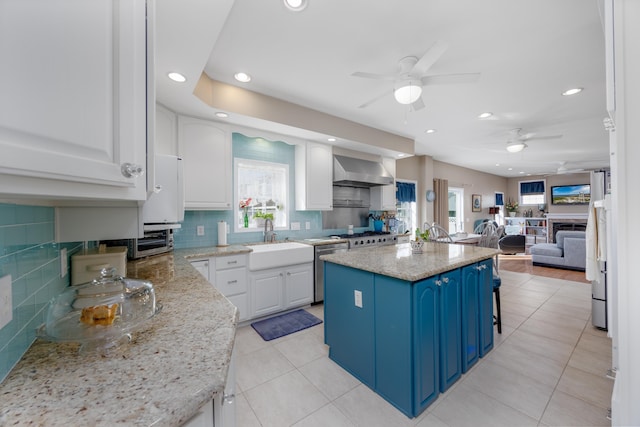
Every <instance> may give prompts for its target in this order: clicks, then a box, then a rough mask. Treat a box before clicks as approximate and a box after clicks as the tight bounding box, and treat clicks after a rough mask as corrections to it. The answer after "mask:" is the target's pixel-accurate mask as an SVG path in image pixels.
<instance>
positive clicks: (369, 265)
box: [320, 242, 500, 282]
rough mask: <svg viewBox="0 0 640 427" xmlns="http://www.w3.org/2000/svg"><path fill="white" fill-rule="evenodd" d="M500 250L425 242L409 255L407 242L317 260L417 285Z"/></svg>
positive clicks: (488, 256)
mask: <svg viewBox="0 0 640 427" xmlns="http://www.w3.org/2000/svg"><path fill="white" fill-rule="evenodd" d="M499 253H500V250H498V249H490V248H481V247H478V246H471V245H456V244H449V243H433V242H425V244H424V247H423V253H421V254H414V253H412V252H411V244H410V243H400V244H397V245H388V246H374V247H367V248H362V249H358V250H351V251H348V252H345V253H339V254H330V255H322V256H321V257H320V259H322V260H323V261H328V262H332V263H334V264H340V265H344V266H346V267H353V268H357V269H359V270H364V271H369V272H372V273H377V274H382V275H384V276H389V277H395V278H397V279H401V280H407V281H410V282H417V281H418V280H422V279H426V278H427V277H431V276H434V275H436V274H439V273H442V272H445V271H450V270H453V269H456V268H458V267H462V266H465V265H469V264H473V263H475V262H478V261H482V260H485V259H488V258H491V257H493V256H495V255H496V254H499Z"/></svg>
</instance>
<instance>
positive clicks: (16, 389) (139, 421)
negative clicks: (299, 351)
mask: <svg viewBox="0 0 640 427" xmlns="http://www.w3.org/2000/svg"><path fill="white" fill-rule="evenodd" d="M248 252H250V249H248V248H246V247H244V246H239V245H232V246H228V247H224V248H218V247H211V248H193V249H183V250H176V251H175V252H174V253H170V254H163V255H156V256H153V257H149V258H145V259H141V260H137V261H131V262H129V263H128V264H127V277H132V278H139V279H145V280H149V281H151V282H152V283H153V285H154V288H155V293H156V299H157V301H158V302H159V303H161V304H162V305H163V306H164V307H163V309H162V311H161V312H160V313H159V314H158V315H156V316H155V317H153V318H152V319H151V320H150V321H149V322H148V324H147V325H145V328H144V330H141V331H138V332H135V333H134V335H133V341H132V342H131V343H129V344H124V345H121V346H119V347H116V348H114V349H112V350H111V351H110V352H109V353H108V354H107V355H100V354H98V353H96V352H83V353H80V352H79V351H78V349H79V345H78V344H75V343H51V342H45V341H43V340H40V339H38V340H36V342H35V343H34V344H33V345H32V346H31V347H30V348H29V350H28V351H27V353H26V354H25V355H24V356H23V357H22V359H21V360H20V361H19V362H18V364H17V365H16V367H15V368H14V369H13V370H12V371H11V372H10V373H9V375H8V376H7V378H6V379H5V380H4V381H3V382H2V383H1V384H0V401H1V402H2V403H1V404H0V425H11V426H22V425H30V426H32V425H43V426H44V425H46V426H68V425H78V424H83V425H92V426H112V425H115V424H124V425H136V426H151V425H153V426H177V425H180V424H182V423H184V422H185V421H187V420H188V419H189V418H191V416H192V415H193V414H195V413H196V412H197V411H198V409H199V408H200V407H201V406H202V405H203V404H204V403H206V402H208V401H209V400H211V399H212V398H213V397H215V396H216V394H217V393H220V392H223V390H224V386H225V383H226V378H227V371H228V367H229V362H230V360H231V352H232V350H233V345H234V340H235V331H236V325H237V321H238V320H237V319H238V312H237V309H236V308H235V306H233V305H232V304H231V303H230V302H229V301H228V300H227V299H226V298H225V297H224V296H223V295H222V294H221V293H219V292H218V291H217V290H216V289H215V288H214V287H213V286H211V284H209V282H208V281H207V280H206V279H205V278H204V277H202V276H201V275H200V274H199V273H198V272H197V271H196V270H195V269H194V268H193V267H191V265H190V264H189V260H188V258H197V257H208V256H220V255H231V254H236V253H248Z"/></svg>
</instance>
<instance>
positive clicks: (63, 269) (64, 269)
mask: <svg viewBox="0 0 640 427" xmlns="http://www.w3.org/2000/svg"><path fill="white" fill-rule="evenodd" d="M68 272H69V263H68V260H67V248H62V249H60V277H64V276H66V275H67V273H68Z"/></svg>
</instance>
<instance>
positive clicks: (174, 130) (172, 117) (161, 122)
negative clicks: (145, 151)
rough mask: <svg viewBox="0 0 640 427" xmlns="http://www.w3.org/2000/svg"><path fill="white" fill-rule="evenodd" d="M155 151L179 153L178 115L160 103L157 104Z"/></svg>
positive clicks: (172, 154)
mask: <svg viewBox="0 0 640 427" xmlns="http://www.w3.org/2000/svg"><path fill="white" fill-rule="evenodd" d="M155 151H156V154H168V155H170V156H177V155H178V116H177V115H176V114H175V113H174V112H173V111H171V110H169V109H167V108H165V107H164V106H162V105H160V104H156V132H155Z"/></svg>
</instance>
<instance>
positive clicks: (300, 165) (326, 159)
mask: <svg viewBox="0 0 640 427" xmlns="http://www.w3.org/2000/svg"><path fill="white" fill-rule="evenodd" d="M295 155H296V210H320V211H321V210H331V209H332V208H333V151H332V148H331V146H330V145H324V144H316V143H313V142H306V143H305V144H299V145H296V153H295Z"/></svg>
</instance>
